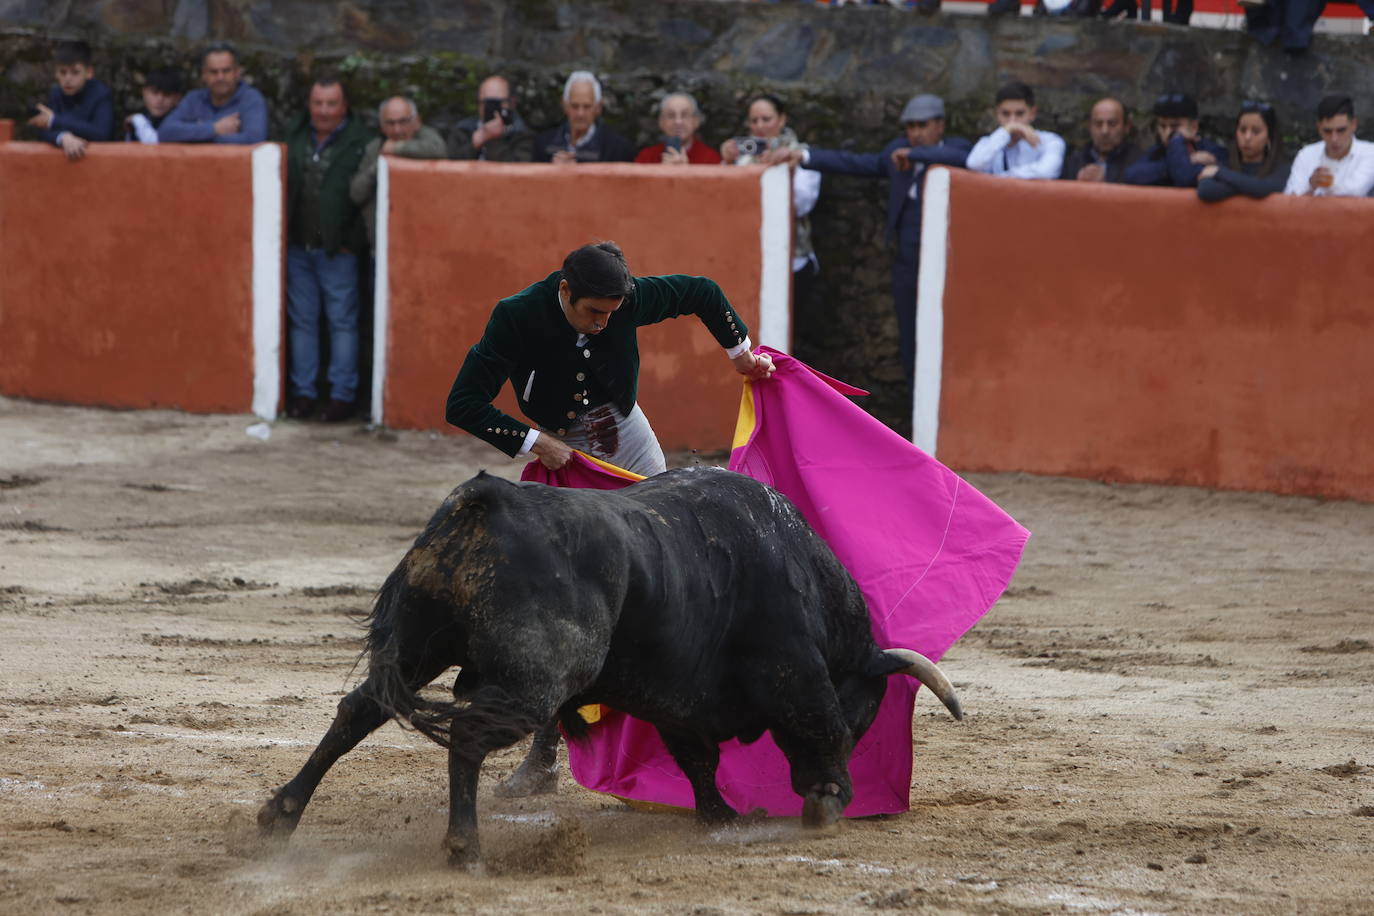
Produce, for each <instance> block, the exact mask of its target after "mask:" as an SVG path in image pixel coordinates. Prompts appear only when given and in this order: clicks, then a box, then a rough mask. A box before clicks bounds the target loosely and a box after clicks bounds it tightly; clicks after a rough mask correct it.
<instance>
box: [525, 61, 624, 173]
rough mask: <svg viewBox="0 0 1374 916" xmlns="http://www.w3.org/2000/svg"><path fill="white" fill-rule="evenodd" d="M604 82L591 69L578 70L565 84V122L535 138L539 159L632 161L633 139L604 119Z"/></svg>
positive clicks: (541, 160) (537, 160) (536, 152)
mask: <svg viewBox="0 0 1374 916" xmlns="http://www.w3.org/2000/svg"><path fill="white" fill-rule="evenodd" d="M601 108H602V104H601V83H600V82H599V81H598V80H597V78H596V77H595V76H594V75H592V73H591V71H589V70H576V71H574V72H573V73H572V74H571V75H570V76H569V77H568V81H567V82H566V83H564V84H563V114H564V116H565V117H566V118H567V120H565V121H564V122H563V123H562V124H560V125H559V126H557V127H555V128H553V129H552V130H546V131H544V132H543V133H542V134H540V135H539V136H538V137H536V138H535V141H534V161H535V162H555V163H559V164H563V165H567V164H571V163H574V162H629V161H631V160H632V159H634V157H635V154H634V147H633V146H631V145H630V141H629V140H626V139H625V138H624V137H622V136H621V135H620V134H618V133H616V132H615V131H613V130H611V129H610V128H609V127H607V126H606V125H605V124H603V123H602V122H601Z"/></svg>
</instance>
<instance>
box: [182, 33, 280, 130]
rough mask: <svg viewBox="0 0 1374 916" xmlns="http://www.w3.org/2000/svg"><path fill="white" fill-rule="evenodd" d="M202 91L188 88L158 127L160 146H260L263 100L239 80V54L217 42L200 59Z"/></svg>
mask: <svg viewBox="0 0 1374 916" xmlns="http://www.w3.org/2000/svg"><path fill="white" fill-rule="evenodd" d="M200 79H201V82H203V83H205V88H204V89H192V90H191V91H190V92H188V93H186V98H184V99H182V100H181V104H180V105H178V106H177V107H176V108H175V109H173V111H172V113H171V114H170V115H168V116H167V120H165V121H163V122H162V126H161V127H159V128H158V131H157V135H158V139H160V140H161V141H162V142H163V143H240V144H247V143H262V142H263V141H265V140H266V139H267V101H266V100H265V99H264V98H263V97H262V93H261V92H259V91H258V90H256V89H254V88H253V87H252V86H250V85H248V84H247V83H245V82H244V81H243V68H242V67H241V66H240V65H239V52H238V51H236V50H235V49H234V46H233V45H231V44H229V42H227V41H218V42H215V43H214V44H212V45H210V46H209V47H208V48H206V49H205V52H204V53H203V54H201V57H200Z"/></svg>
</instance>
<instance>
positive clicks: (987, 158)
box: [966, 81, 1064, 179]
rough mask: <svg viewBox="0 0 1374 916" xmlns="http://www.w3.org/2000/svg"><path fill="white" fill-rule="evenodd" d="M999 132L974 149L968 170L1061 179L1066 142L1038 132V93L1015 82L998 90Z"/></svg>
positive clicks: (995, 131) (980, 142) (1056, 136)
mask: <svg viewBox="0 0 1374 916" xmlns="http://www.w3.org/2000/svg"><path fill="white" fill-rule="evenodd" d="M995 105H996V107H995V108H994V113H995V114H996V115H997V125H998V127H997V129H996V130H994V131H993V132H992V133H990V134H988V135H987V136H986V137H984V138H983V139H981V140H979V141H978V142H977V143H975V144H974V145H973V151H972V152H970V153H969V154H968V164H967V166H966V167H967V168H968V169H969V170H971V171H975V172H987V173H988V174H989V175H1007V176H1010V177H1012V178H1040V179H1051V178H1058V177H1059V173H1060V171H1062V169H1063V167H1064V140H1063V138H1062V137H1060V136H1059V135H1058V134H1052V133H1050V132H1049V131H1047V130H1036V129H1035V128H1034V127H1032V126H1031V125H1032V124H1033V123H1035V91H1034V90H1032V89H1031V87H1029V86H1027V85H1026V84H1025V83H1022V82H1018V81H1014V82H1010V83H1007V84H1006V85H1005V86H1003V87H1002V88H1001V89H998V90H997V99H996V102H995Z"/></svg>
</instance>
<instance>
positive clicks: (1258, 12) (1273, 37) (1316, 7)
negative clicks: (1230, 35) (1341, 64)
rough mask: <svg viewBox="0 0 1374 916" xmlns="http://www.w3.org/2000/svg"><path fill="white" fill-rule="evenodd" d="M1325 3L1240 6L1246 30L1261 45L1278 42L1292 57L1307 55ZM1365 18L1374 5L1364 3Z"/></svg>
mask: <svg viewBox="0 0 1374 916" xmlns="http://www.w3.org/2000/svg"><path fill="white" fill-rule="evenodd" d="M1325 6H1326V0H1264V2H1255V0H1247V2H1245V3H1242V4H1241V9H1242V10H1244V12H1245V30H1246V31H1247V32H1249V33H1250V34H1251V35H1253V36H1254V37H1255V40H1256V41H1258V42H1259V43H1260V44H1262V45H1264V46H1266V47H1268V46H1270V45H1272V44H1273V43H1274V42H1275V41H1277V42H1278V43H1279V45H1280V46H1281V47H1282V48H1283V50H1284V51H1285V52H1286V53H1288V54H1291V55H1293V56H1295V57H1296V56H1298V55H1301V54H1305V53H1307V48H1308V46H1309V45H1311V44H1312V27H1313V26H1315V25H1316V24H1317V20H1318V19H1320V18H1321V15H1322V9H1324V8H1325ZM1361 6H1362V7H1369V8H1368V9H1365V13H1366V15H1374V4H1370V3H1369V0H1365V2H1364V3H1362V4H1361Z"/></svg>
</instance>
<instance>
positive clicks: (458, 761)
mask: <svg viewBox="0 0 1374 916" xmlns="http://www.w3.org/2000/svg"><path fill="white" fill-rule="evenodd" d="M467 700H468V704H467V706H466V707H464V708H462V709H459V710H456V711H455V712H454V713H453V714H452V721H451V722H450V724H449V750H448V779H449V808H448V832H447V834H445V836H444V848H445V849H446V850H448V858H449V862H450V863H451V864H454V865H471V864H476V862H477V861H478V860H479V859H480V857H481V850H480V846H479V844H478V839H477V778H478V776H479V775H480V774H481V771H482V761H483V760H485V759H486V757H487V755H488V754H490V753H491V752H492V751H494V750H497V749H499V748H503V747H509V746H510V745H512V744H514V743H515V742H517V741H519V740H520V739H521V738H524V737H525V736H526V735H528V734H529V733H530V732H531V731H533V730H534V728H535V726H536V725H538V724H539V723H541V722H544V721H547V720H548V719H549V717H551V716H552V715H553V711H552V710H549V709H542V708H540V709H539V710H538V711H537V712H531V710H532V709H533V708H534V704H527V703H523V702H521V701H519V700H517V699H515V698H514V697H512V696H511V695H510V694H508V693H506V692H505V691H503V690H500V689H499V688H495V687H480V688H478V689H476V690H474V691H473V692H472V693H471V694H470V695H468V696H467Z"/></svg>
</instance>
